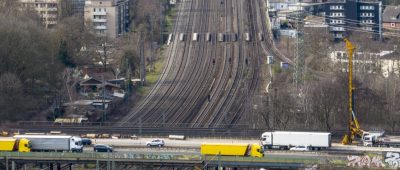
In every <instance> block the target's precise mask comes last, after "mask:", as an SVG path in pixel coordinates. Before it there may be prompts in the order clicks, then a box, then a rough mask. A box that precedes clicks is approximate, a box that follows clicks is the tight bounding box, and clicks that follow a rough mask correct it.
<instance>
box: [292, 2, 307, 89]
mask: <svg viewBox="0 0 400 170" xmlns="http://www.w3.org/2000/svg"><path fill="white" fill-rule="evenodd" d="M302 8H303V7H302V5H301V3H300V2H299V9H298V10H297V11H296V32H297V34H296V35H297V41H296V44H295V48H294V50H295V73H294V82H295V84H296V86H297V87H299V85H301V84H302V83H303V81H304V70H305V69H304V67H305V63H304V32H303V30H304V29H303V28H304V13H303V9H302Z"/></svg>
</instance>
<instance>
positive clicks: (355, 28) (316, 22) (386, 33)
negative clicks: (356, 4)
mask: <svg viewBox="0 0 400 170" xmlns="http://www.w3.org/2000/svg"><path fill="white" fill-rule="evenodd" d="M288 18H292V19H298V20H299V22H302V23H306V21H304V20H303V19H302V18H297V17H288ZM307 22H308V23H314V24H326V23H325V22H318V21H307ZM338 26H339V25H338ZM340 27H344V28H348V30H353V31H360V32H367V33H373V34H380V32H379V31H374V30H365V29H362V27H357V26H349V25H343V26H342V25H340ZM399 31H400V30H399ZM382 34H384V35H390V36H395V37H400V34H399V33H394V32H384V33H382Z"/></svg>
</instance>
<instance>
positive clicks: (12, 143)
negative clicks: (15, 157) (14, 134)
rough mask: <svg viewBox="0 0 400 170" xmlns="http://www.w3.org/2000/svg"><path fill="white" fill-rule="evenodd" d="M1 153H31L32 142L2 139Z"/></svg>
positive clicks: (0, 140) (0, 141) (0, 144)
mask: <svg viewBox="0 0 400 170" xmlns="http://www.w3.org/2000/svg"><path fill="white" fill-rule="evenodd" d="M0 151H8V152H11V151H18V152H30V151H31V142H30V141H29V140H28V139H12V138H3V139H0Z"/></svg>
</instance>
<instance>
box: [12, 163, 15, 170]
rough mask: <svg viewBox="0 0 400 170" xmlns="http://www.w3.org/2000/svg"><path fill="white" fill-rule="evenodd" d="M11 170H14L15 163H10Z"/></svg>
mask: <svg viewBox="0 0 400 170" xmlns="http://www.w3.org/2000/svg"><path fill="white" fill-rule="evenodd" d="M11 169H12V170H15V161H11Z"/></svg>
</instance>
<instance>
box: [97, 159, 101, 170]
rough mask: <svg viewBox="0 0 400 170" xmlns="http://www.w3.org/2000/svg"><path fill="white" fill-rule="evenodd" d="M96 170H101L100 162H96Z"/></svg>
mask: <svg viewBox="0 0 400 170" xmlns="http://www.w3.org/2000/svg"><path fill="white" fill-rule="evenodd" d="M96 170H100V166H99V160H96Z"/></svg>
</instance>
